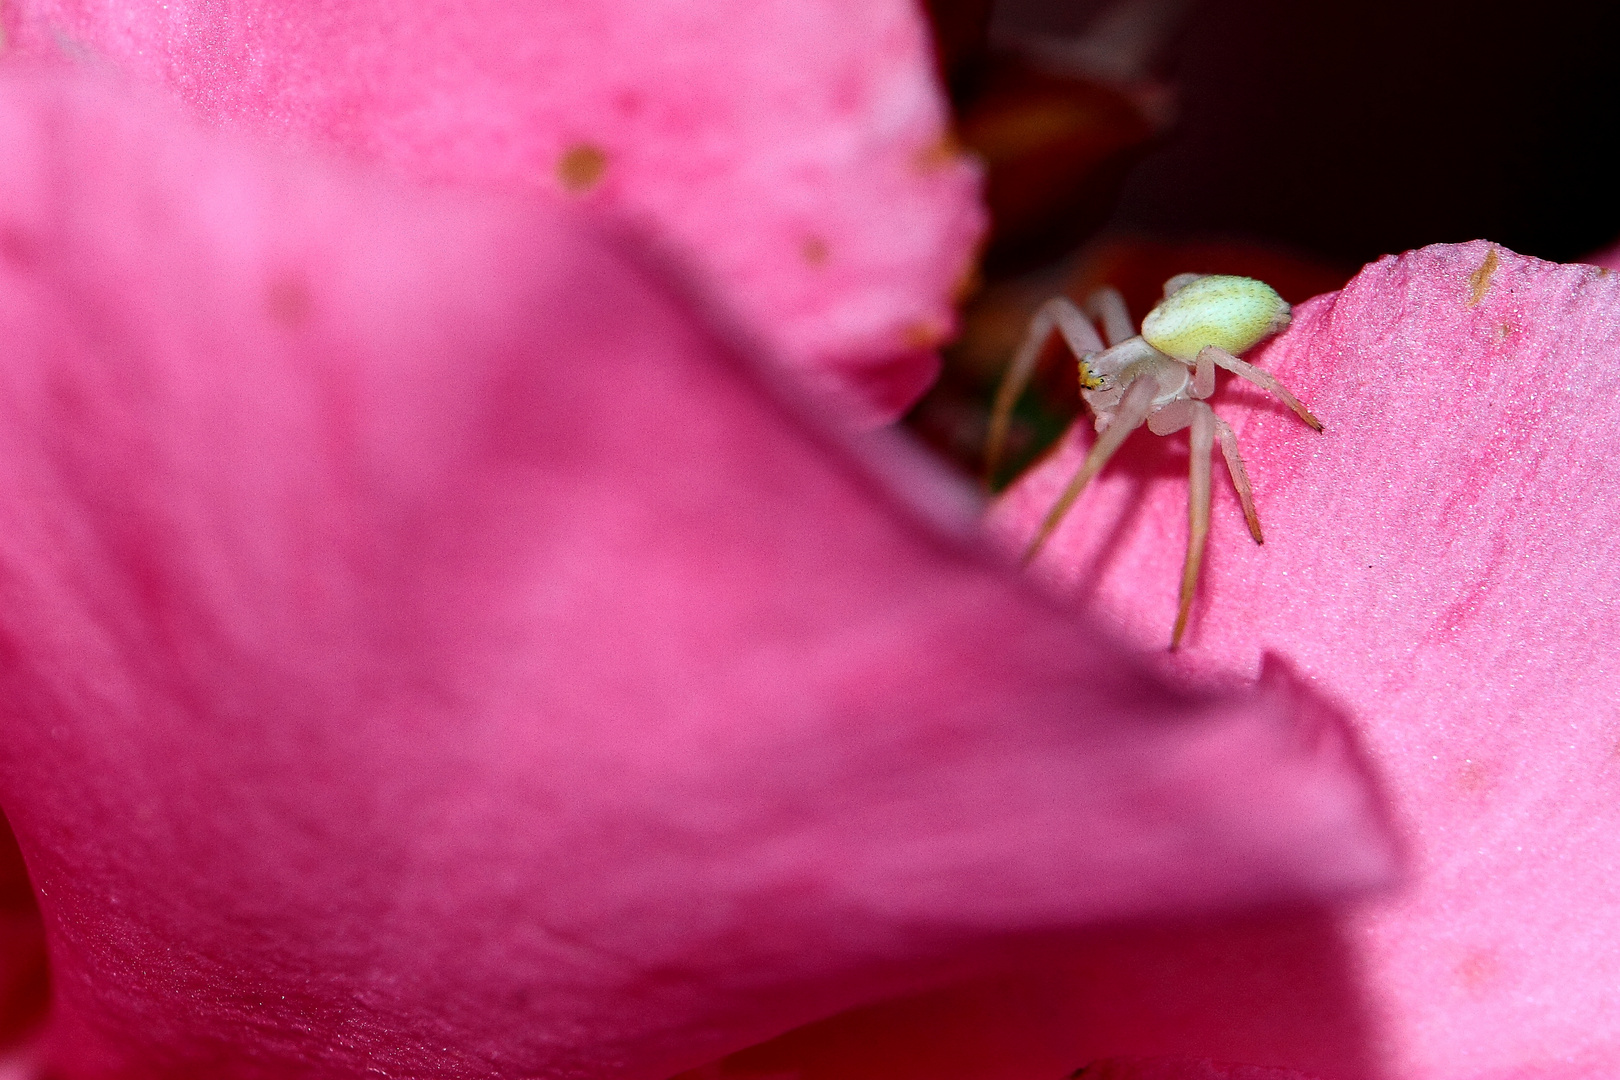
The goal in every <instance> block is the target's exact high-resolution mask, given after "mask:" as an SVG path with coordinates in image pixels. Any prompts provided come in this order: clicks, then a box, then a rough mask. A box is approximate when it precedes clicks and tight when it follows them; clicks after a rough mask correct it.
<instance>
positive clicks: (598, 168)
mask: <svg viewBox="0 0 1620 1080" xmlns="http://www.w3.org/2000/svg"><path fill="white" fill-rule="evenodd" d="M607 164H608V157H607V151H605V150H603V149H602V148H601V147H600V146H595V145H593V144H591V143H576V144H574V145H573V146H570V147H569V148H568V149H567V150H565V151H564V152H563V156H562V157H560V158H558V159H557V179H558V181H559V182H561V184H562V186H563V187H564V188H565V189H567V190H568V191H570V192H572V193H573V194H575V195H583V194H585V193H586V192H587V191H590V190H591V189H592V188H594V187H595V186H596V185H597V184H599V183H601V182H602V174H603V173H605V172H607Z"/></svg>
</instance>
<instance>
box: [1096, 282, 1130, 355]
mask: <svg viewBox="0 0 1620 1080" xmlns="http://www.w3.org/2000/svg"><path fill="white" fill-rule="evenodd" d="M1085 312H1086V314H1087V315H1090V316H1091V317H1092V318H1093V319H1096V320H1097V321H1098V322H1100V323H1102V325H1103V334H1104V336H1106V337H1107V338H1108V344H1109V345H1118V344H1119V343H1120V342H1122V341H1124V340H1126V339H1127V338H1133V337H1135V336H1136V327H1135V326H1133V325H1131V312H1130V309H1129V308H1127V307H1126V306H1125V297H1124V296H1122V295H1120V291H1119V290H1118V289H1111V288H1108V287H1106V286H1105V287H1103V288H1101V289H1098V290H1096V291H1095V292H1093V293H1092V294H1091V295H1089V296H1087V297H1086V303H1085Z"/></svg>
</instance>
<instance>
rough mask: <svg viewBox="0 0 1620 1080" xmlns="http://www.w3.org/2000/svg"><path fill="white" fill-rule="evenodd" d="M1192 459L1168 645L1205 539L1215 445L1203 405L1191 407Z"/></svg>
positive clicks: (1183, 612) (1187, 609)
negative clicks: (1178, 597)
mask: <svg viewBox="0 0 1620 1080" xmlns="http://www.w3.org/2000/svg"><path fill="white" fill-rule="evenodd" d="M1191 442H1192V462H1191V464H1190V465H1188V467H1187V561H1186V563H1184V564H1183V565H1182V568H1181V603H1180V605H1179V606H1178V607H1177V608H1176V628H1175V630H1174V631H1172V632H1171V634H1170V649H1171V651H1172V652H1174V651H1175V650H1176V649H1177V648H1178V647H1179V646H1180V645H1181V635H1182V634H1183V633H1185V632H1186V629H1187V616H1188V614H1189V613H1191V611H1192V602H1193V593H1194V592H1196V591H1197V589H1198V571H1199V570H1200V569H1201V568H1202V567H1203V565H1204V542H1205V541H1206V540H1208V539H1209V459H1210V455H1211V453H1212V452H1213V451H1214V449H1215V414H1214V412H1212V411H1211V410H1210V408H1209V406H1207V405H1205V406H1204V407H1203V408H1201V409H1195V410H1194V411H1193V418H1192V439H1191Z"/></svg>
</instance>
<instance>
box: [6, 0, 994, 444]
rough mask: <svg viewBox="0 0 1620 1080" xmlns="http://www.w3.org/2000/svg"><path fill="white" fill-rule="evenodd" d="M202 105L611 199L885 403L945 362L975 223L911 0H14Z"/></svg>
mask: <svg viewBox="0 0 1620 1080" xmlns="http://www.w3.org/2000/svg"><path fill="white" fill-rule="evenodd" d="M4 16H5V19H6V30H7V32H8V34H9V36H10V38H11V41H12V44H13V47H14V48H15V49H17V50H19V51H22V52H25V53H33V54H52V55H55V54H59V53H62V52H66V53H68V54H69V55H82V54H91V55H94V56H96V57H98V58H101V59H103V60H108V61H111V62H112V63H113V64H114V65H116V66H117V67H118V68H119V69H121V70H124V71H127V72H130V73H132V74H134V75H136V76H137V77H139V78H141V79H144V80H148V81H152V82H155V83H158V84H162V85H165V86H168V87H170V88H172V89H173V90H174V91H176V92H177V93H179V94H180V95H181V96H182V97H183V98H184V99H185V100H186V101H188V102H190V103H191V104H192V105H194V106H196V107H197V108H198V109H200V110H201V111H202V112H203V113H204V114H206V115H208V116H212V117H215V118H219V119H223V120H227V121H233V122H240V123H242V124H245V125H247V126H250V127H253V128H256V129H259V130H269V131H272V132H280V133H285V134H287V135H290V136H293V137H295V138H298V139H303V140H313V141H315V142H318V143H320V144H323V145H328V146H334V147H339V148H342V149H344V150H346V151H349V152H352V153H355V154H358V155H361V156H363V157H365V158H368V159H375V160H379V161H384V162H388V163H391V164H393V165H395V166H398V167H400V168H402V169H404V170H406V171H408V172H410V173H412V174H415V175H419V176H423V177H428V178H432V179H435V180H449V181H457V182H473V183H491V184H496V185H501V186H508V187H522V188H531V189H532V188H538V189H541V190H545V191H551V192H557V193H561V194H564V195H568V196H570V197H575V198H580V199H583V200H585V201H587V202H590V203H592V204H594V205H597V206H600V207H604V208H608V209H612V210H615V211H618V212H621V213H623V214H625V215H626V216H628V217H629V218H631V219H632V220H634V221H636V222H638V223H639V224H641V225H642V226H643V227H646V228H647V229H648V230H649V231H651V232H653V233H655V234H656V235H658V236H660V237H662V238H664V239H665V241H666V242H667V243H669V244H670V246H671V247H672V248H674V249H677V250H679V251H680V252H682V253H683V254H684V255H685V256H686V257H688V258H690V259H691V260H692V261H694V262H696V263H698V264H699V265H701V266H702V267H703V268H704V269H705V270H706V271H708V272H711V273H713V274H715V275H717V276H718V278H719V279H720V280H721V281H722V282H723V283H724V285H725V288H726V293H727V296H728V298H729V301H730V303H731V304H733V305H734V306H735V307H736V308H737V310H738V311H740V312H741V313H742V314H743V315H744V316H745V317H746V318H747V319H749V320H750V321H752V322H753V324H754V325H755V328H756V331H757V332H758V333H760V334H761V335H763V336H765V337H768V338H769V339H770V340H771V341H772V342H774V343H775V345H776V346H777V348H778V350H779V351H780V352H781V354H782V355H783V356H784V357H785V358H786V359H787V360H788V361H789V362H791V363H794V364H796V365H797V366H798V367H800V368H801V369H802V370H803V371H804V372H805V373H806V374H807V375H808V376H810V377H811V378H812V379H814V380H815V381H817V382H820V383H823V384H825V385H826V386H827V387H828V388H829V389H831V390H833V391H834V392H837V393H840V394H841V396H844V397H845V398H846V399H847V400H848V401H849V403H850V405H851V407H852V408H854V409H855V410H856V411H857V413H858V415H860V416H862V417H863V418H864V419H866V420H868V421H870V422H877V421H880V420H884V419H889V418H892V417H894V416H896V415H898V414H899V413H900V412H902V411H904V409H905V408H906V407H907V406H908V405H909V404H910V403H911V402H912V401H914V400H915V399H916V398H917V397H918V396H919V395H920V394H921V393H922V391H923V390H924V389H925V388H926V387H927V385H928V384H929V383H930V382H931V381H932V380H933V377H934V375H935V374H936V373H937V370H938V358H937V356H936V354H935V353H934V351H933V350H934V348H935V346H937V345H938V344H939V343H940V342H941V341H943V340H944V339H945V338H946V337H947V336H948V335H949V333H950V332H951V331H952V328H953V326H954V314H953V312H952V307H951V305H952V298H953V294H954V292H955V290H956V289H957V286H958V283H959V282H960V281H961V279H962V278H963V276H964V275H965V274H966V273H967V272H968V268H969V264H970V259H971V256H972V252H973V248H974V245H975V243H976V242H977V239H978V237H979V234H980V232H981V231H982V228H983V212H982V210H981V208H980V206H979V204H978V201H977V192H978V184H979V180H978V174H977V171H976V169H975V168H974V167H973V166H972V165H970V164H969V163H968V161H967V159H966V158H964V157H963V156H961V155H959V154H957V153H955V152H954V151H952V150H951V149H950V147H949V146H948V145H947V143H946V128H945V124H946V107H945V104H944V101H943V99H942V96H941V94H940V92H939V89H938V87H937V85H936V78H935V74H934V69H933V56H932V52H931V48H930V44H929V39H928V34H927V29H926V27H925V26H924V24H923V23H922V20H921V19H920V17H919V13H918V11H917V8H916V6H915V5H914V4H912V3H910V2H908V0H803V2H798V3H791V4H761V3H757V2H755V0H708V2H705V3H702V4H693V3H690V2H689V0H630V2H626V0H567V2H547V3H512V2H510V0H427V2H418V3H409V4H398V3H394V2H392V0H344V2H342V3H334V4H315V5H312V4H309V3H307V2H303V0H232V2H231V3H228V4H221V3H218V2H217V0H161V2H160V0H8V2H7V3H6V4H5V5H4Z"/></svg>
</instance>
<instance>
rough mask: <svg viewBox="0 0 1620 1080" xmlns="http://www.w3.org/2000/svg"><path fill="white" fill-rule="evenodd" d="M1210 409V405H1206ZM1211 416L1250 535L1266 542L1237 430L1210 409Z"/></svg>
mask: <svg viewBox="0 0 1620 1080" xmlns="http://www.w3.org/2000/svg"><path fill="white" fill-rule="evenodd" d="M1204 408H1205V409H1209V406H1208V405H1205V406H1204ZM1209 415H1210V417H1211V418H1212V419H1213V420H1214V421H1215V437H1216V438H1218V439H1220V441H1221V456H1222V457H1224V458H1225V459H1226V471H1227V473H1228V474H1229V475H1230V476H1231V477H1232V486H1233V487H1235V488H1237V493H1238V502H1240V503H1242V504H1243V520H1244V521H1246V522H1248V523H1249V535H1250V536H1252V537H1254V542H1255V543H1257V544H1263V543H1265V542H1266V539H1265V537H1264V536H1262V535H1261V534H1260V514H1259V513H1258V512H1257V511H1256V510H1255V508H1254V491H1253V489H1252V488H1250V487H1249V470H1248V469H1247V468H1245V467H1244V465H1243V455H1242V454H1240V453H1238V444H1237V432H1235V431H1233V430H1232V425H1231V424H1228V423H1227V422H1226V421H1225V420H1222V419H1221V418H1220V417H1219V416H1216V415H1215V412H1214V410H1212V409H1210V410H1209Z"/></svg>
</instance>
